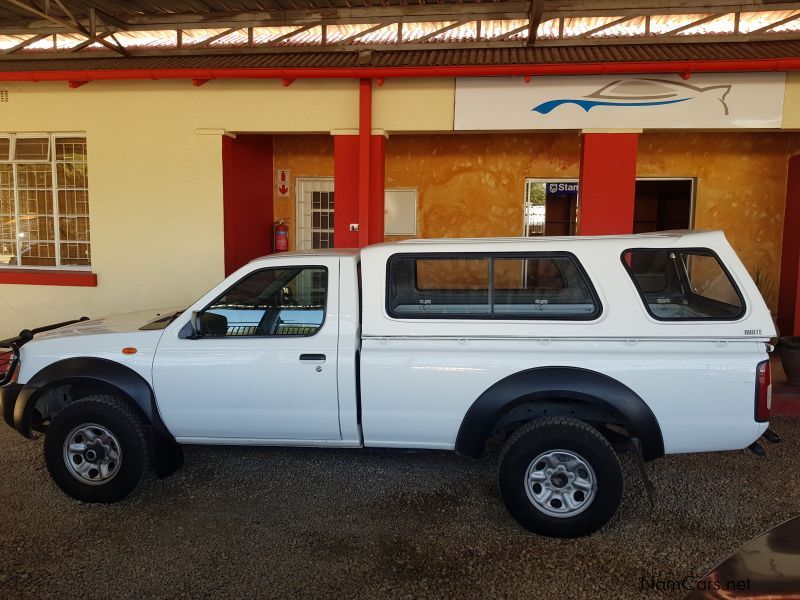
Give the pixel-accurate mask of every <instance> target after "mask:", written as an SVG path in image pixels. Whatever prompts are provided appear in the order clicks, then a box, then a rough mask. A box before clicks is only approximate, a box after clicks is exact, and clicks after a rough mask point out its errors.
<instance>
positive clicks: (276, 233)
mask: <svg viewBox="0 0 800 600" xmlns="http://www.w3.org/2000/svg"><path fill="white" fill-rule="evenodd" d="M287 250H289V228H288V227H287V226H286V219H281V220H280V221H276V222H275V223H274V224H273V225H272V252H286V251H287Z"/></svg>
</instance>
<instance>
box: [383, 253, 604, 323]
mask: <svg viewBox="0 0 800 600" xmlns="http://www.w3.org/2000/svg"><path fill="white" fill-rule="evenodd" d="M406 258H411V259H416V260H419V259H434V260H435V259H438V258H441V259H478V260H488V263H489V265H488V266H489V286H488V289H487V292H488V307H489V313H487V314H460V315H459V314H452V315H447V314H424V313H421V314H419V315H398V314H397V313H395V312H394V311H393V310H392V308H391V306H390V305H389V298H390V296H391V294H390V286H391V282H392V280H391V273H392V264H393V263H394V262H396V261H397V260H399V259H406ZM535 258H566V259H568V260H570V261H571V262H572V265H573V266H574V267H575V269H576V270H577V272H578V274H579V275H580V276H581V277H583V279H584V281H585V282H586V284H587V286H588V291H589V294H590V296H591V299H592V301H593V302H594V304H595V310H594V312H592V313H589V314H586V315H574V316H564V315H528V316H525V315H506V314H499V315H498V314H497V313H495V312H494V291H495V288H494V260H495V259H522V260H530V259H535ZM416 286H417V266H416V264H415V265H414V288H415V289H417V290H419V288H417V287H416ZM449 291H453V290H449ZM384 310H385V311H386V315H387V316H388V317H389V318H391V319H394V320H398V321H405V320H413V321H417V320H448V321H454V320H459V321H596V320H598V319H599V318H600V317H602V316H603V313H604V310H605V309H604V307H603V303H602V301H601V300H600V295H599V294H598V293H597V288H596V286H595V285H594V282H593V281H592V278H591V277H590V276H589V273H588V272H587V271H586V269H585V268H584V266H583V263H581V261H580V260H579V259H578V257H577V256H576V255H575V254H574V253H572V252H567V251H563V250H552V251H536V252H524V251H522V252H478V251H476V252H398V253H396V254H392V255H391V256H390V257H389V258H388V260H387V261H386V286H385V288H384Z"/></svg>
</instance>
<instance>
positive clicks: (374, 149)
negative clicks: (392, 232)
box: [367, 135, 386, 244]
mask: <svg viewBox="0 0 800 600" xmlns="http://www.w3.org/2000/svg"><path fill="white" fill-rule="evenodd" d="M369 162H370V168H369V173H370V180H369V237H368V239H367V244H379V243H380V242H382V241H383V215H384V196H385V187H386V169H385V166H386V138H385V137H384V136H382V135H373V136H371V139H370V143H369Z"/></svg>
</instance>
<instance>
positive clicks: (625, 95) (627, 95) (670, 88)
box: [532, 78, 733, 115]
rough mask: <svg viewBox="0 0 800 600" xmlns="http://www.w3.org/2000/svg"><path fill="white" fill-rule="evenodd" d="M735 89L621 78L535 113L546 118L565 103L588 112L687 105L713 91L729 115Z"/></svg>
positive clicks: (551, 102)
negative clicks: (730, 96) (729, 98)
mask: <svg viewBox="0 0 800 600" xmlns="http://www.w3.org/2000/svg"><path fill="white" fill-rule="evenodd" d="M732 87H733V86H732V85H731V84H727V85H725V84H722V85H709V86H705V87H700V86H696V85H692V84H690V83H684V82H683V81H669V80H666V79H645V78H633V79H618V80H617V81H612V82H611V83H609V84H607V85H604V86H603V87H601V88H600V89H599V90H597V91H596V92H593V93H591V94H587V95H586V96H584V97H583V98H562V99H558V100H548V101H547V102H542V103H541V104H539V105H538V106H534V107H533V109H532V110H534V111H536V112H538V113H540V114H542V115H546V114H547V113H549V112H551V111H553V110H554V109H556V108H558V107H559V106H562V105H564V104H575V105H577V106H580V107H581V108H582V109H583V110H585V111H586V112H589V111H590V110H592V109H593V108H595V107H596V106H616V107H630V106H663V105H665V104H676V103H678V102H686V101H688V100H692V99H694V98H696V97H697V96H699V95H700V94H704V93H706V92H711V93H714V94H716V97H717V99H718V100H719V102H720V104H721V105H722V108H723V110H724V113H725V114H726V115H727V114H728V105H727V104H726V103H725V97H726V96H727V95H728V93H729V92H730V91H731V88H732Z"/></svg>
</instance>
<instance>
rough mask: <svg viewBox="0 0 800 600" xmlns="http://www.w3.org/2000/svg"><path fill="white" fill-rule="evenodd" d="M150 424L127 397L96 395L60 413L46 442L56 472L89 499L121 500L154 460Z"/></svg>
mask: <svg viewBox="0 0 800 600" xmlns="http://www.w3.org/2000/svg"><path fill="white" fill-rule="evenodd" d="M148 440H149V436H148V430H147V426H146V424H145V423H144V421H143V419H142V418H141V417H140V416H139V415H138V414H137V413H136V412H135V410H134V409H133V408H132V407H131V406H130V405H129V404H128V403H127V402H126V401H125V400H123V399H122V398H118V397H116V396H107V395H96V396H88V397H86V398H81V399H80V400H76V401H75V402H73V403H71V404H68V405H67V406H66V407H65V408H64V409H63V410H61V411H60V412H59V413H57V414H56V415H55V417H54V418H53V420H52V422H51V424H50V427H48V429H47V434H46V436H45V441H44V458H45V463H46V465H47V470H48V471H49V472H50V476H51V477H52V478H53V481H55V483H56V485H58V487H60V488H61V489H62V490H63V491H64V492H65V493H67V494H68V495H70V496H72V497H73V498H75V499H76V500H81V501H83V502H116V501H117V500H121V499H123V498H124V497H126V496H127V495H128V494H130V493H131V492H132V491H133V490H134V489H135V488H136V485H137V484H138V483H139V480H140V479H141V477H142V474H143V473H145V472H146V471H147V469H148V468H149V464H150V445H149V441H148Z"/></svg>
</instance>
